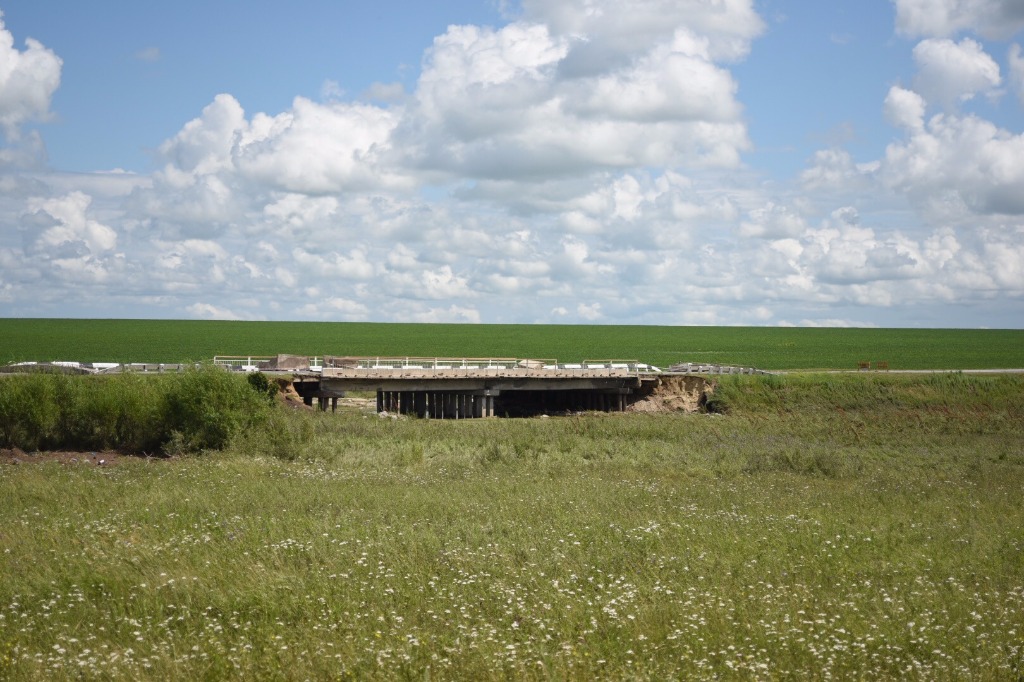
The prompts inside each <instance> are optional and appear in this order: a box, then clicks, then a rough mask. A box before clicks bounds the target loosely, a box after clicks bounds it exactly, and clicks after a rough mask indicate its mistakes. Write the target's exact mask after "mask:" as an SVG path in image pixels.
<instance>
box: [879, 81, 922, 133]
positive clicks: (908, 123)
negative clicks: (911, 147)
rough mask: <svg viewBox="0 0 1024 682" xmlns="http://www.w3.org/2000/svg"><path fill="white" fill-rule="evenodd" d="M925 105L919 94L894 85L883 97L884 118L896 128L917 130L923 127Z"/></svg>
mask: <svg viewBox="0 0 1024 682" xmlns="http://www.w3.org/2000/svg"><path fill="white" fill-rule="evenodd" d="M926 106H927V105H926V103H925V101H924V98H922V97H921V95H919V94H917V93H916V92H914V91H913V90H907V89H906V88H901V87H900V86H898V85H894V86H892V87H891V88H889V94H888V95H886V97H885V107H884V110H885V118H886V120H888V121H889V123H891V124H892V125H894V126H896V127H898V128H907V129H909V130H911V131H918V130H921V129H922V128H923V127H924V113H925V108H926Z"/></svg>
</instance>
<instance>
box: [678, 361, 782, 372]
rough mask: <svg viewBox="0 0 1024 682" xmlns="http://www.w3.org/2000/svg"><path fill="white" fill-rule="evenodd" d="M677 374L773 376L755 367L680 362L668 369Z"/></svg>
mask: <svg viewBox="0 0 1024 682" xmlns="http://www.w3.org/2000/svg"><path fill="white" fill-rule="evenodd" d="M667 371H669V372H673V373H676V374H771V372H767V371H765V370H763V369H757V368H755V367H740V366H737V365H709V364H707V363H694V362H680V363H677V364H675V365H672V366H671V367H669V368H668V370H667Z"/></svg>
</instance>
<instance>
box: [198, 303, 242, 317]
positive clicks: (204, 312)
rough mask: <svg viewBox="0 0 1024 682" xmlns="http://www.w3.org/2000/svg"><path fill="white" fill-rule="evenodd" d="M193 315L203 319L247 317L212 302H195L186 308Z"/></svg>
mask: <svg viewBox="0 0 1024 682" xmlns="http://www.w3.org/2000/svg"><path fill="white" fill-rule="evenodd" d="M185 312H187V313H188V314H189V315H191V316H192V317H196V318H199V319H203V320H243V319H246V318H245V317H243V316H241V315H239V314H237V313H235V312H232V311H231V310H228V309H227V308H221V307H219V306H216V305H213V304H212V303H193V304H192V305H190V306H187V307H186V308H185Z"/></svg>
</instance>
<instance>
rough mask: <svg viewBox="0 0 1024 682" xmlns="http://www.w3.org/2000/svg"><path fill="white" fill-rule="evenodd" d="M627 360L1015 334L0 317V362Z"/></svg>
mask: <svg viewBox="0 0 1024 682" xmlns="http://www.w3.org/2000/svg"><path fill="white" fill-rule="evenodd" d="M277 353H295V354H300V355H400V356H406V355H416V356H427V357H433V356H441V357H447V356H455V357H464V356H470V357H541V358H558V359H563V360H570V361H579V360H588V359H589V360H598V359H608V358H616V359H635V360H642V361H644V362H649V363H652V364H655V365H659V366H668V365H671V364H673V363H676V362H707V363H719V364H735V365H743V366H753V367H759V368H762V369H853V368H856V367H857V363H858V362H860V361H864V360H867V361H874V362H877V361H886V362H888V363H889V366H890V367H891V368H892V369H991V368H1010V367H1013V368H1018V367H1024V330H956V329H806V328H801V329H795V328H781V327H630V326H557V325H445V324H375V323H333V322H206V321H171V320H52V319H39V320H33V319H0V363H7V362H14V361H23V360H39V361H45V360H78V361H82V362H93V361H113V362H182V361H186V360H208V359H210V358H212V357H213V356H214V355H250V354H251V355H275V354H277Z"/></svg>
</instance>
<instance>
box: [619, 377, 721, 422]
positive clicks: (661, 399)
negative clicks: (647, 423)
mask: <svg viewBox="0 0 1024 682" xmlns="http://www.w3.org/2000/svg"><path fill="white" fill-rule="evenodd" d="M714 388H715V385H714V382H712V381H710V380H708V379H705V378H704V377H698V376H684V377H661V378H660V379H658V385H657V386H655V387H654V389H653V391H652V392H651V393H649V394H648V395H646V396H644V397H642V398H641V399H640V400H638V401H636V402H635V403H633V404H631V405H630V406H629V407H628V408H626V411H627V412H647V413H652V414H664V413H666V412H699V411H700V409H701V408H702V407H703V406H704V403H705V402H707V397H708V394H709V393H711V391H713V390H714Z"/></svg>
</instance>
